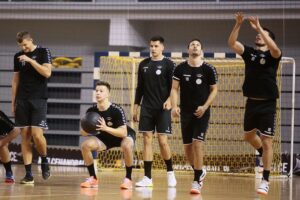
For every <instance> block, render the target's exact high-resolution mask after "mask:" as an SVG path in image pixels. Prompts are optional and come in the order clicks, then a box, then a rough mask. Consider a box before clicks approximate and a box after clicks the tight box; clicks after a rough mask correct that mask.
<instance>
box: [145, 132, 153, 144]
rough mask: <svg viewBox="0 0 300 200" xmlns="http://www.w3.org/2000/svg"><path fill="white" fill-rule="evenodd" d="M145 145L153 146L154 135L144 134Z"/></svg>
mask: <svg viewBox="0 0 300 200" xmlns="http://www.w3.org/2000/svg"><path fill="white" fill-rule="evenodd" d="M144 144H145V145H152V135H150V134H146V133H145V134H144Z"/></svg>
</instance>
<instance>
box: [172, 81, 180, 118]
mask: <svg viewBox="0 0 300 200" xmlns="http://www.w3.org/2000/svg"><path fill="white" fill-rule="evenodd" d="M178 91H179V81H176V80H173V81H172V88H171V95H170V99H171V105H172V115H173V116H174V117H179V115H180V108H179V107H178V104H177V101H178Z"/></svg>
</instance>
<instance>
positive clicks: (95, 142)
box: [80, 81, 135, 189]
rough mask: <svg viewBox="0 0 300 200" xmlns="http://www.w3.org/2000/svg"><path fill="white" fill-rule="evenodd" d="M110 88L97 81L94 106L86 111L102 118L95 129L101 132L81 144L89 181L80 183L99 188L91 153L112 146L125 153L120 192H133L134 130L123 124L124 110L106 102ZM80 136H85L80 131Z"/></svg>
mask: <svg viewBox="0 0 300 200" xmlns="http://www.w3.org/2000/svg"><path fill="white" fill-rule="evenodd" d="M109 96H110V85H109V84H108V83H107V82H102V81H100V82H98V83H97V85H96V100H97V105H95V106H92V107H90V108H89V109H88V110H87V112H97V113H99V115H100V116H101V117H100V119H99V125H97V126H98V128H97V129H96V130H98V131H99V132H100V133H99V134H97V135H94V136H92V137H89V138H88V139H87V140H85V141H84V142H83V143H82V145H81V152H82V156H83V159H84V162H85V164H86V166H87V168H88V171H89V174H90V178H88V179H87V180H86V181H85V182H83V183H81V187H84V188H93V187H96V188H97V187H98V180H97V176H96V173H95V169H94V162H93V156H92V151H103V150H108V149H110V148H113V147H121V149H122V151H123V152H124V158H125V165H126V177H125V179H124V181H123V183H122V184H121V186H120V187H121V189H132V181H131V172H132V165H133V146H134V142H135V131H134V130H133V129H132V128H130V127H129V126H127V125H126V123H127V121H126V117H125V113H124V111H123V109H122V108H121V107H120V106H118V105H116V104H114V103H111V102H110V101H109ZM80 133H81V135H83V136H88V135H89V133H86V132H85V131H84V130H82V129H81V131H80Z"/></svg>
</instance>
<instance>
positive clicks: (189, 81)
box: [173, 62, 218, 112]
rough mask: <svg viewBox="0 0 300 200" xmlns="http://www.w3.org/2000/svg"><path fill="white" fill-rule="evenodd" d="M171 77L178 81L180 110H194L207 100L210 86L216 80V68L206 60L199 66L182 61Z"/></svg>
mask: <svg viewBox="0 0 300 200" xmlns="http://www.w3.org/2000/svg"><path fill="white" fill-rule="evenodd" d="M173 79H174V80H176V81H179V86H180V109H181V111H183V112H194V111H195V110H196V109H197V107H198V106H202V105H204V104H205V102H206V101H207V99H208V96H209V94H210V86H211V85H215V84H216V83H217V82H218V75H217V71H216V69H215V68H214V67H213V66H212V65H210V64H208V63H206V62H203V64H202V65H201V66H199V67H191V66H190V65H189V64H188V63H187V62H183V63H181V64H179V65H178V66H177V67H176V69H175V71H174V76H173Z"/></svg>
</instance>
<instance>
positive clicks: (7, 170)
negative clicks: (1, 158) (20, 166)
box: [3, 161, 12, 173]
mask: <svg viewBox="0 0 300 200" xmlns="http://www.w3.org/2000/svg"><path fill="white" fill-rule="evenodd" d="M3 166H4V168H5V171H6V173H12V169H11V161H9V162H7V163H3Z"/></svg>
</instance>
